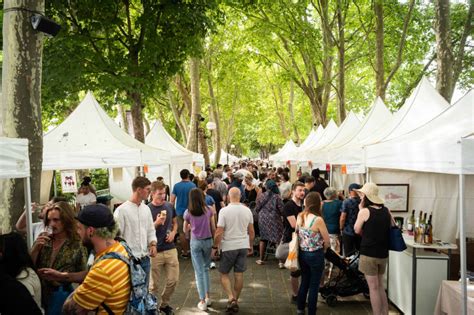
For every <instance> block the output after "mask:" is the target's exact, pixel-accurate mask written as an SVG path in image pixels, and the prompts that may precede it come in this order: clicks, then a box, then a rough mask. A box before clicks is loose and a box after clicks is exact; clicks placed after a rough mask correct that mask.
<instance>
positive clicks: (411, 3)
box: [384, 0, 415, 90]
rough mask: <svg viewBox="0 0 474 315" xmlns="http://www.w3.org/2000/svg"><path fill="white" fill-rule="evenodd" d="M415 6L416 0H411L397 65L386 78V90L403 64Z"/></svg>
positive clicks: (399, 46)
mask: <svg viewBox="0 0 474 315" xmlns="http://www.w3.org/2000/svg"><path fill="white" fill-rule="evenodd" d="M414 7H415V0H411V1H410V6H409V8H408V13H407V16H406V17H405V21H404V22H403V31H402V36H401V37H400V43H399V44H398V54H397V61H396V62H395V65H394V66H393V68H392V71H390V74H389V75H388V76H387V79H386V80H385V83H384V90H386V89H387V86H388V84H389V83H390V81H391V80H392V78H393V76H394V75H395V73H396V72H397V70H398V68H400V65H401V64H402V56H403V49H404V48H405V43H406V37H407V31H408V24H410V20H411V16H412V13H413V8H414Z"/></svg>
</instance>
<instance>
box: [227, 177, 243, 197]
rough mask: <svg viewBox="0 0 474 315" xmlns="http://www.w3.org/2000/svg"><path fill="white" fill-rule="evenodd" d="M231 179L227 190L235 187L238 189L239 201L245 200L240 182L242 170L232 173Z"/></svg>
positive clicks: (241, 180)
mask: <svg viewBox="0 0 474 315" xmlns="http://www.w3.org/2000/svg"><path fill="white" fill-rule="evenodd" d="M232 177H233V180H232V182H231V183H230V185H229V190H230V189H231V188H233V187H236V188H238V189H239V190H240V202H242V203H243V202H244V201H245V188H244V185H243V184H242V182H243V181H244V174H243V173H242V172H235V173H234V174H233V175H232Z"/></svg>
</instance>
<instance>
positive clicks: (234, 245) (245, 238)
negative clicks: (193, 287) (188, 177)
mask: <svg viewBox="0 0 474 315" xmlns="http://www.w3.org/2000/svg"><path fill="white" fill-rule="evenodd" d="M229 199H230V203H229V205H228V206H227V207H224V208H222V209H221V211H220V212H219V219H218V222H217V229H216V233H215V236H214V245H213V246H212V256H215V255H216V252H217V249H218V247H219V246H220V247H221V250H222V254H221V259H220V265H219V272H220V273H221V284H222V287H223V289H224V291H225V292H226V293H227V295H228V297H229V300H228V303H227V309H226V311H227V312H234V313H236V312H238V310H239V305H238V304H237V302H238V300H239V296H240V292H241V291H242V287H243V285H244V274H243V273H244V271H245V270H246V269H247V255H248V254H250V253H252V252H253V239H254V237H255V231H254V228H253V216H252V211H250V209H249V208H247V207H246V206H244V205H243V204H241V203H240V189H239V188H237V187H233V188H231V189H230V190H229ZM232 268H233V269H234V287H233V288H232V285H231V281H230V277H229V272H230V271H231V270H232Z"/></svg>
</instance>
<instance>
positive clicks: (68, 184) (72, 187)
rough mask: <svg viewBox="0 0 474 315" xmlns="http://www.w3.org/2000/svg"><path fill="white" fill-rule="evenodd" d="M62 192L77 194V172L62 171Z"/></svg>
mask: <svg viewBox="0 0 474 315" xmlns="http://www.w3.org/2000/svg"><path fill="white" fill-rule="evenodd" d="M61 190H62V192H63V193H76V192H77V180H76V171H74V170H68V171H61Z"/></svg>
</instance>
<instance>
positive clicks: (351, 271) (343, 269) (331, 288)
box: [319, 249, 369, 307]
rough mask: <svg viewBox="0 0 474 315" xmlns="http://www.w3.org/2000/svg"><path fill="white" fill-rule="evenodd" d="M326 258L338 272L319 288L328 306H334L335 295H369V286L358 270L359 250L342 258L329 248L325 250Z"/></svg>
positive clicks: (335, 301)
mask: <svg viewBox="0 0 474 315" xmlns="http://www.w3.org/2000/svg"><path fill="white" fill-rule="evenodd" d="M325 257H326V259H327V260H329V261H330V262H331V263H333V265H334V266H335V267H337V268H339V270H340V272H339V273H338V274H337V275H336V276H334V277H332V278H331V279H329V281H328V282H327V283H326V284H325V285H324V286H323V287H321V288H320V289H319V293H321V296H322V297H323V299H325V300H326V303H327V304H328V305H329V306H331V307H332V306H335V305H336V303H337V297H338V296H341V297H346V296H352V295H356V294H360V293H363V294H364V296H365V297H366V298H368V297H369V287H368V285H367V281H366V280H365V277H364V274H363V273H361V272H360V271H359V252H356V253H354V254H353V255H352V256H350V257H348V258H343V257H341V256H339V255H338V254H336V253H335V252H334V251H332V250H331V249H328V250H327V251H326V255H325Z"/></svg>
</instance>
